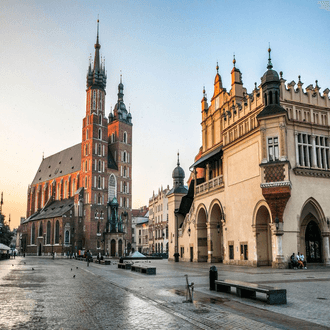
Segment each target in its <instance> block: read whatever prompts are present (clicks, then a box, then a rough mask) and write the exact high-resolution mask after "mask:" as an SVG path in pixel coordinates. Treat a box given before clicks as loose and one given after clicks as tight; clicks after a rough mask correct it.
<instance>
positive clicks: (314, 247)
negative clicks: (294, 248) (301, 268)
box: [305, 220, 322, 263]
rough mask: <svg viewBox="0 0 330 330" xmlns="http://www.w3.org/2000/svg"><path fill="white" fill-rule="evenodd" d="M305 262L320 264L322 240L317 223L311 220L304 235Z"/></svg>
mask: <svg viewBox="0 0 330 330" xmlns="http://www.w3.org/2000/svg"><path fill="white" fill-rule="evenodd" d="M305 246H306V260H307V262H308V263H310V262H322V251H321V248H322V238H321V232H320V229H319V227H318V225H317V223H316V222H315V221H313V220H311V221H310V222H309V223H308V225H307V227H306V233H305Z"/></svg>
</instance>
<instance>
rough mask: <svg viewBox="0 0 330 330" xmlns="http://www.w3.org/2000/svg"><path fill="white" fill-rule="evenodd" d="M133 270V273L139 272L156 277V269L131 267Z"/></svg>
mask: <svg viewBox="0 0 330 330" xmlns="http://www.w3.org/2000/svg"><path fill="white" fill-rule="evenodd" d="M131 270H132V271H133V272H138V273H142V274H147V275H156V267H148V266H135V265H132V266H131Z"/></svg>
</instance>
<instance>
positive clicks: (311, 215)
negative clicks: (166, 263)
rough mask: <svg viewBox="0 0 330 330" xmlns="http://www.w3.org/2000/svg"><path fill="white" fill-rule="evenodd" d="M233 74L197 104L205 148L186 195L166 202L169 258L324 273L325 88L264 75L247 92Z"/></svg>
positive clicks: (329, 140)
mask: <svg viewBox="0 0 330 330" xmlns="http://www.w3.org/2000/svg"><path fill="white" fill-rule="evenodd" d="M233 63H234V66H233V69H232V71H231V89H230V90H229V91H227V90H226V89H225V88H224V87H223V86H222V81H221V77H220V75H219V73H218V67H217V73H216V76H215V80H214V92H213V96H212V98H211V100H210V102H208V101H207V97H206V93H205V90H204V92H203V99H202V109H201V110H202V122H201V126H202V127H201V129H202V147H201V148H200V150H199V152H198V154H197V156H196V158H195V162H194V163H193V164H192V165H191V167H190V169H191V170H192V172H193V173H192V175H191V177H190V178H189V191H188V193H186V194H182V193H181V192H176V191H175V189H174V190H173V191H172V192H169V193H168V194H167V197H168V205H169V232H170V253H169V258H170V259H173V254H174V253H178V254H179V255H180V257H181V259H182V260H185V261H192V262H209V263H212V262H223V263H226V264H234V265H251V266H263V265H272V266H273V267H276V268H284V267H287V265H288V260H289V257H290V255H291V254H292V253H293V252H294V253H297V252H300V253H303V254H304V255H305V256H306V258H307V262H308V263H313V262H315V263H323V264H325V265H329V264H330V253H329V236H330V221H329V218H330V204H329V197H328V196H329V194H330V185H329V182H330V181H329V179H330V136H329V127H330V108H329V107H330V101H329V89H328V88H326V89H324V91H323V93H320V90H321V87H319V85H318V82H317V81H316V83H315V85H312V84H310V85H308V86H307V87H306V89H305V90H304V89H303V87H302V86H303V83H302V81H301V78H300V76H299V77H298V83H297V84H296V83H295V82H294V81H291V82H290V83H288V84H286V80H285V79H284V78H283V73H282V72H280V75H278V73H277V72H276V71H275V70H273V65H272V63H271V58H270V49H269V59H268V65H267V71H266V72H265V73H264V75H263V76H262V78H261V83H260V85H259V86H258V85H257V83H256V84H255V88H254V90H252V91H251V92H250V93H248V92H247V89H246V88H244V87H243V81H242V74H241V72H240V70H239V69H238V68H237V67H236V61H235V59H234V61H233Z"/></svg>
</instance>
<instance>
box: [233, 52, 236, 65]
mask: <svg viewBox="0 0 330 330" xmlns="http://www.w3.org/2000/svg"><path fill="white" fill-rule="evenodd" d="M233 64H234V68H235V64H236V59H235V53H234V59H233Z"/></svg>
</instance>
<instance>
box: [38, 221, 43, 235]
mask: <svg viewBox="0 0 330 330" xmlns="http://www.w3.org/2000/svg"><path fill="white" fill-rule="evenodd" d="M42 235H43V228H42V222H41V221H40V224H39V234H38V236H39V237H42Z"/></svg>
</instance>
